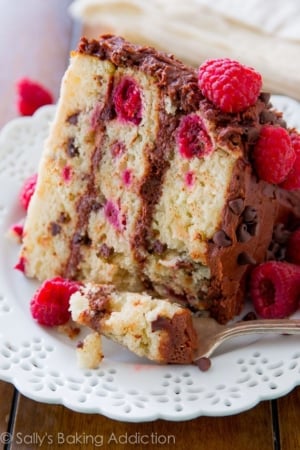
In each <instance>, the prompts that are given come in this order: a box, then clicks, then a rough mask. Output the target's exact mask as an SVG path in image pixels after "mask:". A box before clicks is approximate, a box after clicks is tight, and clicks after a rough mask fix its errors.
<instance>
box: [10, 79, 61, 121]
mask: <svg viewBox="0 0 300 450" xmlns="http://www.w3.org/2000/svg"><path fill="white" fill-rule="evenodd" d="M16 89H17V109H18V112H19V113H20V114H21V115H22V116H32V114H33V113H34V112H35V111H36V110H37V109H38V108H40V107H41V106H44V105H49V104H52V103H53V96H52V94H51V93H50V92H49V91H48V90H47V89H46V88H45V87H44V86H42V85H41V84H40V83H37V82H35V81H32V80H30V79H29V78H22V79H21V80H19V81H18V82H17V85H16Z"/></svg>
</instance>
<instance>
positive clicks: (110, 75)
mask: <svg viewBox="0 0 300 450" xmlns="http://www.w3.org/2000/svg"><path fill="white" fill-rule="evenodd" d="M266 124H270V125H272V126H276V127H282V128H286V125H285V123H284V122H283V120H282V117H281V114H279V113H277V112H275V111H273V110H272V108H271V105H270V103H269V96H268V95H266V94H264V93H261V94H260V95H259V96H258V98H257V100H256V101H255V103H254V104H253V105H252V106H249V107H247V108H245V109H244V110H243V111H241V112H235V113H228V112H222V111H221V110H220V109H219V108H218V107H216V106H214V104H213V103H211V101H210V100H208V99H207V98H205V97H204V95H203V94H202V92H201V91H200V89H199V87H198V77H197V72H196V71H195V70H194V69H191V68H188V67H186V66H185V65H183V64H182V63H181V62H179V61H177V60H176V59H175V58H174V57H172V56H167V55H164V54H161V53H158V52H156V51H155V50H154V49H152V48H148V47H139V46H135V45H132V44H130V43H128V42H126V41H124V40H123V39H122V38H119V37H115V36H108V35H107V36H103V37H101V38H100V39H99V40H98V41H96V40H92V41H88V40H87V39H85V38H82V40H81V42H80V44H79V46H78V49H77V51H74V52H73V53H72V55H71V61H70V65H69V68H68V70H67V72H66V74H65V76H64V79H63V82H62V88H61V96H60V100H59V103H58V107H57V113H56V117H55V120H54V123H53V124H52V127H51V131H50V135H49V138H48V139H47V142H46V143H45V149H44V152H43V157H42V160H41V163H40V167H39V174H38V182H37V187H36V190H35V193H34V195H33V197H32V199H31V202H30V205H29V209H28V215H27V219H26V223H25V228H24V238H23V246H22V251H21V258H22V262H23V264H24V272H25V274H26V275H27V276H28V277H34V278H37V279H39V280H44V279H47V278H50V277H55V276H62V277H64V278H69V279H78V280H81V281H86V282H94V283H105V284H110V285H113V286H115V287H116V288H117V289H119V290H126V291H132V292H142V291H143V292H144V291H145V290H147V291H149V292H152V293H153V292H155V295H156V296H157V295H158V296H161V297H164V298H166V297H167V298H169V299H170V300H171V301H172V300H173V301H176V302H179V303H181V304H182V305H184V306H186V307H188V308H190V309H191V310H192V311H199V310H205V311H208V312H209V313H210V314H211V315H212V316H213V317H215V318H216V319H217V320H218V321H219V322H227V321H228V320H230V319H231V318H233V317H234V316H235V315H236V314H238V313H239V312H240V311H241V308H242V305H243V301H244V298H245V295H246V286H245V281H246V274H247V271H248V269H249V267H251V265H253V264H256V263H259V262H262V261H264V260H266V259H267V257H268V252H269V251H270V244H271V243H272V239H273V236H274V227H275V225H276V224H278V223H281V224H284V226H287V227H290V226H291V227H292V226H294V223H295V221H298V223H299V217H300V213H299V209H300V208H299V195H298V194H297V193H295V194H293V193H288V192H287V191H284V190H282V189H280V188H278V187H276V186H275V185H273V184H270V183H268V182H266V181H263V180H261V179H259V178H258V176H257V174H256V173H255V171H254V169H253V164H252V161H251V154H252V151H253V148H254V146H255V144H256V142H257V140H258V137H259V134H260V131H261V128H262V127H263V126H265V125H266Z"/></svg>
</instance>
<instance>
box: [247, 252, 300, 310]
mask: <svg viewBox="0 0 300 450" xmlns="http://www.w3.org/2000/svg"><path fill="white" fill-rule="evenodd" d="M250 296H251V299H252V302H253V305H254V308H255V311H256V312H257V314H258V315H259V316H261V317H263V318H265V319H276V318H277V319H280V318H284V317H287V316H290V315H291V314H293V313H294V312H295V311H296V310H297V308H298V302H299V299H300V268H299V267H298V266H296V265H294V264H289V263H287V262H280V261H268V262H265V263H262V264H260V265H258V266H256V267H255V268H254V269H253V271H252V273H251V276H250Z"/></svg>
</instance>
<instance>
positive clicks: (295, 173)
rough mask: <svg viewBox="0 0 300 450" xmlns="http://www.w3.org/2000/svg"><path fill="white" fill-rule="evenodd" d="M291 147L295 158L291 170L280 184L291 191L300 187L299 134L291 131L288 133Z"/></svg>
mask: <svg viewBox="0 0 300 450" xmlns="http://www.w3.org/2000/svg"><path fill="white" fill-rule="evenodd" d="M290 138H291V142H292V147H293V149H294V152H295V153H296V159H295V162H294V165H293V167H292V169H291V171H290V172H289V173H288V176H287V177H286V179H285V180H284V182H283V183H282V184H281V187H282V188H283V189H287V190H289V191H293V190H296V189H300V134H298V133H297V132H293V133H291V134H290Z"/></svg>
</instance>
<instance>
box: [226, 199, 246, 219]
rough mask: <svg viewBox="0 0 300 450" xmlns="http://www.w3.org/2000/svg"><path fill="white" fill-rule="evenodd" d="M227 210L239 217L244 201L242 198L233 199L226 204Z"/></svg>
mask: <svg viewBox="0 0 300 450" xmlns="http://www.w3.org/2000/svg"><path fill="white" fill-rule="evenodd" d="M228 206H229V209H230V210H231V211H232V212H233V214H236V215H237V216H239V215H240V214H241V213H242V212H243V209H244V199H242V198H235V199H234V200H230V201H229V202H228Z"/></svg>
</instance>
